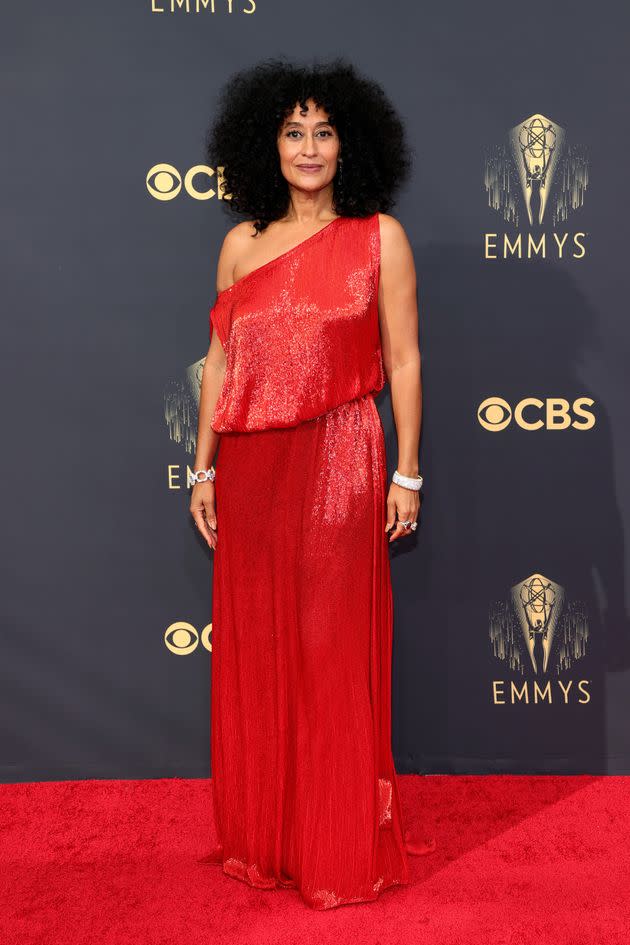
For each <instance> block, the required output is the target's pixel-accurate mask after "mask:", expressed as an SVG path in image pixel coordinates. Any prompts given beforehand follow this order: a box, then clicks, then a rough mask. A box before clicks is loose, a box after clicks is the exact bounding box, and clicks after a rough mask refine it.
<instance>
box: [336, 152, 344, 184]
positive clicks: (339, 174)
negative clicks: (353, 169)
mask: <svg viewBox="0 0 630 945" xmlns="http://www.w3.org/2000/svg"><path fill="white" fill-rule="evenodd" d="M342 174H343V158H338V160H337V177H338V180H337V184H338V185H339V187H341V182H342V180H343V177H342Z"/></svg>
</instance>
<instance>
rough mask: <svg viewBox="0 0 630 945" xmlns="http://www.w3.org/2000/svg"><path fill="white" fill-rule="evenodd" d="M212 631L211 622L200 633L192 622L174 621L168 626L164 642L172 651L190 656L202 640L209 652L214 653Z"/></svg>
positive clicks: (177, 654)
mask: <svg viewBox="0 0 630 945" xmlns="http://www.w3.org/2000/svg"><path fill="white" fill-rule="evenodd" d="M211 633H212V624H211V623H209V624H207V626H205V627H204V628H203V630H202V631H201V634H200V633H199V632H198V631H197V629H196V628H195V627H193V625H192V624H191V623H186V621H184V620H178V621H177V622H176V623H172V624H171V625H170V627H167V628H166V631H165V633H164V643H165V645H166V647H167V649H169V650H170V651H171V653H175V655H176V656H189V655H190V654H191V653H194V652H195V650H196V649H197V647H198V646H199V642H200V641H201V645H202V646H203V647H204V648H205V649H206V650H208V652H209V653H212V643H211V642H210V634H211Z"/></svg>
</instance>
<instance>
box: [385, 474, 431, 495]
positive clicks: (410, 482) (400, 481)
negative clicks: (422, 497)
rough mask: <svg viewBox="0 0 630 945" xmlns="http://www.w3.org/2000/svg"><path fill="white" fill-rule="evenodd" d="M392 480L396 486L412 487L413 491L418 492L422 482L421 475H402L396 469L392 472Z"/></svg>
mask: <svg viewBox="0 0 630 945" xmlns="http://www.w3.org/2000/svg"><path fill="white" fill-rule="evenodd" d="M392 480H393V482H395V483H396V485H397V486H402V487H403V488H404V489H412V490H413V491H414V492H419V491H420V489H421V488H422V483H423V482H424V480H423V478H422V476H402V475H401V474H400V473H399V472H398V470H396V471H395V472H394V475H393V476H392Z"/></svg>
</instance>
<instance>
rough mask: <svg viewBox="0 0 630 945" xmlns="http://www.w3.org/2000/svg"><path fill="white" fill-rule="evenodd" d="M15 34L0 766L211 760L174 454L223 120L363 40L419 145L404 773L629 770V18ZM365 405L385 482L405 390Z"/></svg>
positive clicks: (360, 17)
mask: <svg viewBox="0 0 630 945" xmlns="http://www.w3.org/2000/svg"><path fill="white" fill-rule="evenodd" d="M3 19H4V20H5V26H6V29H5V30H4V31H3V32H4V45H5V54H4V56H3V63H4V65H3V85H4V89H5V95H4V109H5V118H4V131H5V147H4V149H3V151H4V153H3V156H2V160H3V161H4V162H6V166H5V173H4V184H5V185H4V204H5V211H4V213H3V219H2V226H3V230H4V240H3V245H4V253H3V268H4V269H5V280H4V282H5V307H4V312H5V319H4V324H5V344H4V345H3V349H4V359H3V361H4V365H3V370H2V378H3V380H4V383H5V387H4V404H5V410H4V418H5V440H6V447H7V456H6V458H5V462H4V469H5V474H6V479H5V487H4V490H3V496H4V505H5V515H4V543H3V544H4V549H3V559H4V563H5V568H4V573H5V585H4V590H3V592H2V599H3V609H4V620H3V628H4V644H3V659H2V670H1V672H2V684H1V691H2V701H3V702H4V708H3V712H2V719H3V729H4V733H3V736H2V741H1V743H0V778H2V780H4V781H29V780H47V779H72V778H88V777H96V778H138V777H140V778H142V777H161V776H182V777H189V776H199V777H205V776H208V775H209V774H210V772H211V759H210V738H209V731H210V682H211V660H212V595H211V584H212V566H213V561H212V553H211V552H210V550H209V549H208V548H207V546H206V545H205V543H204V542H203V540H202V539H201V538H200V536H199V535H198V534H197V531H196V529H195V527H194V525H193V522H192V519H191V517H190V515H189V511H188V506H189V501H190V487H189V474H190V472H191V466H192V463H193V459H194V449H195V436H196V423H197V408H198V397H199V384H200V377H201V373H202V370H203V362H204V356H205V354H206V351H207V347H208V341H209V324H208V312H209V308H210V306H211V305H212V303H213V301H214V296H215V276H216V262H217V256H218V251H219V248H220V246H221V242H222V240H223V237H224V235H225V233H226V232H227V230H228V228H229V227H230V226H232V225H233V224H234V223H236V222H238V218H237V217H235V215H234V213H233V212H230V209H229V206H227V204H228V201H226V200H223V199H221V198H220V196H219V192H218V182H219V180H220V176H221V168H220V167H210V166H208V165H207V163H206V158H205V154H204V139H205V133H206V129H207V127H208V125H209V123H210V121H211V119H212V115H213V110H214V108H215V107H216V100H217V94H218V91H219V89H220V88H221V87H222V86H223V85H224V83H225V82H227V81H229V79H230V76H232V75H233V74H234V73H235V72H236V71H237V70H238V69H240V68H242V67H245V66H248V65H251V64H253V63H254V62H257V61H259V60H260V59H263V58H266V57H269V56H280V55H282V56H286V57H288V58H289V59H293V60H296V61H299V62H308V61H312V60H314V59H315V58H318V59H320V60H326V59H328V58H332V57H333V56H337V55H343V56H345V57H347V58H348V59H349V60H350V61H352V62H353V63H354V64H355V65H356V66H357V68H359V69H360V70H361V71H363V72H365V73H366V74H368V75H369V76H371V77H373V78H375V79H376V80H377V81H379V82H381V84H382V85H383V87H384V88H385V90H386V92H387V94H388V95H389V96H390V97H391V99H392V101H393V102H394V104H395V105H396V107H397V109H398V110H399V112H400V114H401V116H402V117H403V119H404V120H405V122H406V125H407V130H408V135H409V141H410V144H411V146H412V148H413V151H414V173H413V176H412V179H411V181H410V183H409V184H408V186H407V187H406V189H405V190H404V192H403V193H401V195H400V199H399V202H398V205H397V207H396V208H395V210H394V211H393V213H394V215H395V216H397V218H398V219H399V220H400V221H401V222H402V224H403V225H404V226H405V228H406V230H407V233H408V235H409V239H410V241H411V243H412V246H413V249H414V254H415V260H416V266H417V271H418V298H419V311H420V346H421V351H422V358H423V361H422V364H423V367H422V371H423V386H424V415H423V428H422V445H421V456H420V459H421V471H422V473H423V475H424V477H425V489H424V500H423V505H422V512H421V526H420V528H419V529H418V531H417V533H416V535H415V536H410V537H409V538H407V539H405V540H403V541H400V542H398V543H396V544H395V545H393V546H392V547H391V565H392V579H393V584H394V595H395V627H394V640H395V642H394V654H393V733H392V735H393V748H394V754H395V759H396V764H397V768H398V771H399V772H401V773H407V772H423V773H449V772H452V773H473V774H483V773H489V772H492V773H497V772H506V773H570V774H571V773H573V774H577V773H593V774H595V773H625V774H628V773H630V686H629V685H628V684H629V682H630V657H629V654H630V646H629V641H630V626H629V620H628V609H627V608H628V601H627V587H628V578H629V567H628V556H627V545H628V531H629V528H630V496H629V489H628V482H629V481H630V448H629V444H628V432H627V431H628V422H629V420H630V407H629V393H630V390H629V384H628V370H629V368H628V365H629V364H630V322H629V318H628V311H627V309H628V298H629V296H630V266H629V265H628V261H627V252H628V249H627V235H626V234H627V224H628V219H629V207H628V190H629V185H628V174H627V170H626V160H627V155H628V153H629V151H630V133H629V127H628V123H627V122H626V121H624V115H625V112H626V109H627V100H628V91H629V90H628V64H627V55H626V51H627V50H626V46H627V35H628V25H629V23H630V18H629V15H628V13H627V12H626V11H624V10H623V9H622V8H621V5H620V4H606V3H603V4H598V5H597V7H596V8H595V9H594V8H592V5H591V4H587V3H586V2H582V0H578V2H573V3H571V4H569V3H566V4H565V3H554V4H551V5H549V6H547V7H546V8H545V10H544V16H536V17H532V16H531V15H530V14H529V13H528V11H527V10H526V9H525V8H523V7H522V6H520V5H517V4H505V3H496V4H495V3H484V2H483V0H482V2H480V3H476V4H469V3H467V2H465V0H461V2H450V3H449V2H447V3H445V4H442V5H439V6H438V5H435V4H412V3H408V4H400V5H398V6H393V7H392V6H391V5H390V6H388V7H386V6H385V5H383V3H381V2H379V0H367V2H366V3H363V4H356V3H351V2H343V0H342V2H339V0H334V2H333V0H322V2H321V3H319V4H318V5H316V6H315V7H313V5H312V4H306V3H304V2H302V0H297V2H291V3H290V2H288V0H208V2H204V0H126V2H122V0H110V2H108V3H107V4H103V3H101V4H97V3H92V4H86V3H78V2H72V0H55V2H53V3H48V4H45V5H40V6H39V8H38V9H37V10H33V9H32V8H31V7H18V6H14V7H13V9H12V10H11V12H10V14H7V13H5V14H4V15H3ZM377 406H378V409H379V413H380V415H381V418H382V421H383V426H384V429H385V433H386V442H387V449H388V458H389V465H390V475H391V472H393V468H394V464H395V458H396V443H395V430H394V426H393V422H392V412H391V402H390V398H389V393H388V390H387V389H385V391H383V392H382V393H381V394H380V395H379V397H378V400H377ZM339 632H340V633H343V627H340V628H339Z"/></svg>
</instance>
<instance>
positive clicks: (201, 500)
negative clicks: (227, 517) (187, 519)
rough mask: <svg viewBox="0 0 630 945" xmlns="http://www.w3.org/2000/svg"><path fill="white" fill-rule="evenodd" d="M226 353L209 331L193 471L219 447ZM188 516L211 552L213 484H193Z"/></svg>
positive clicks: (231, 251)
mask: <svg viewBox="0 0 630 945" xmlns="http://www.w3.org/2000/svg"><path fill="white" fill-rule="evenodd" d="M239 226H242V224H237V226H236V227H233V228H232V229H231V230H230V231H229V233H227V234H226V236H225V239H224V240H223V245H222V247H221V252H220V253H219V259H218V263H217V279H216V285H217V292H222V291H223V289H226V288H228V287H229V286H230V285H232V283H233V281H234V278H233V273H234V264H235V259H236V257H237V255H238V240H235V235H236V234H235V230H237V229H238V227H239ZM225 364H226V359H225V351H224V350H223V345H222V344H221V341H220V339H219V336H218V334H217V332H216V329H215V330H214V331H213V332H212V340H211V342H210V347H209V348H208V353H207V354H206V360H205V362H204V366H203V374H202V376H201V391H200V393H199V422H198V425H197V448H196V450H195V462H194V466H193V471H194V472H197V470H199V469H209V468H210V466H211V465H212V463H213V462H214V457H215V454H216V451H217V447H218V445H219V440H220V438H221V435H220V434H219V433H215V431H214V430H213V429H212V427H211V426H210V421H211V420H212V415H213V414H214V410H215V407H216V404H217V400H218V399H219V394H220V393H221V388H222V386H223V381H224V378H225ZM190 513H191V515H192V517H193V518H194V520H195V524H196V525H197V528H198V529H199V531H200V532H201V534H202V535H203V537H204V538H205V539H206V541H207V542H208V544H209V545H210V547H211V548H212V549H214V548H216V546H217V511H216V503H215V492H214V483H213V482H210V481H207V482H196V483H195V484H194V486H193V489H192V493H191V496H190Z"/></svg>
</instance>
